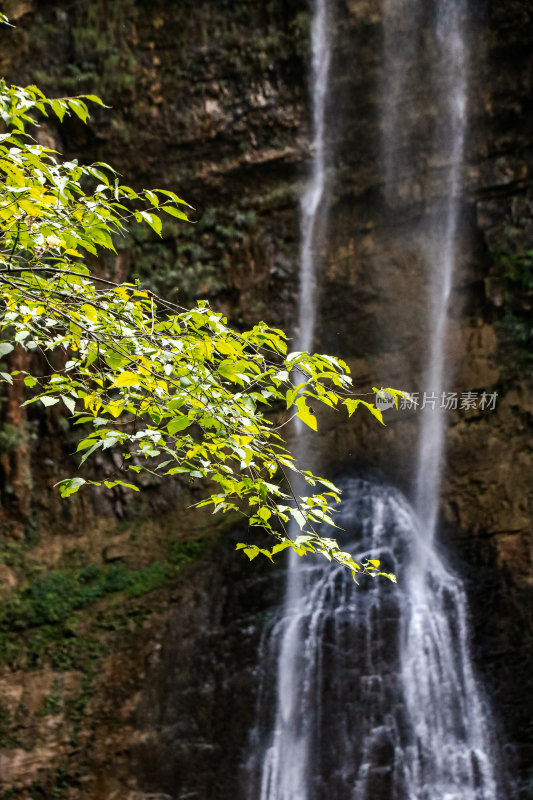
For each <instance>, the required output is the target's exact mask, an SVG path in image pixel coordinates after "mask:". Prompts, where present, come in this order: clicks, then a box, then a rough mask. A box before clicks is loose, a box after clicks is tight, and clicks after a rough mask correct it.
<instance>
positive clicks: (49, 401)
mask: <svg viewBox="0 0 533 800" xmlns="http://www.w3.org/2000/svg"><path fill="white" fill-rule="evenodd" d="M39 400H40V401H41V403H42V404H43V406H47V407H48V406H55V404H56V403H59V397H50V396H49V395H43V397H39Z"/></svg>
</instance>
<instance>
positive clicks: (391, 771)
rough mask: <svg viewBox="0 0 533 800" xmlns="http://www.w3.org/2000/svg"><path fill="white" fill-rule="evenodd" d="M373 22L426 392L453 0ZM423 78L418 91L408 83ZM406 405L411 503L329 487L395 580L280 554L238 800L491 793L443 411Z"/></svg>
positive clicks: (444, 190)
mask: <svg viewBox="0 0 533 800" xmlns="http://www.w3.org/2000/svg"><path fill="white" fill-rule="evenodd" d="M430 5H431V9H430V8H429V6H430ZM433 6H435V8H434V9H433ZM430 12H433V13H430ZM383 20H384V31H385V37H384V42H385V48H386V53H385V75H386V80H387V83H386V84H384V88H383V92H382V95H383V97H382V129H383V138H382V159H381V163H382V169H383V182H384V187H385V199H386V202H387V204H388V206H389V207H390V208H393V209H394V208H395V207H397V206H398V205H401V204H402V203H404V202H405V201H406V200H407V202H411V201H412V198H409V197H408V196H407V197H406V195H405V192H406V190H405V184H406V178H407V179H408V180H407V183H409V178H411V179H413V182H414V183H417V184H418V185H420V186H423V187H424V189H423V190H422V196H423V195H424V192H425V193H426V195H427V197H426V217H427V219H429V220H430V222H429V223H428V226H427V229H426V230H424V231H423V232H422V233H423V235H422V236H421V237H420V243H419V248H420V253H421V260H422V262H423V263H424V265H425V267H426V268H427V270H428V281H427V283H428V287H429V296H428V314H429V325H428V329H429V332H430V335H429V342H428V347H427V353H426V375H425V380H426V386H427V388H428V390H430V391H431V392H434V393H435V394H436V395H437V396H438V397H440V394H441V392H442V391H444V389H445V386H446V380H447V377H448V376H447V374H446V370H445V352H446V333H447V317H448V304H449V299H450V292H451V286H452V275H453V269H454V263H455V260H456V259H455V249H456V239H457V228H458V219H459V199H458V196H459V192H460V187H461V178H462V169H463V167H462V163H463V161H464V149H465V134H466V110H467V96H468V59H467V49H468V48H467V44H466V41H465V32H466V28H467V6H466V0H434V3H432V4H429V3H428V2H427V0H383ZM428 20H429V21H430V22H431V25H429V24H428ZM422 27H423V28H424V35H422ZM326 31H327V25H326V0H321V1H317V2H316V5H315V10H314V20H313V37H312V40H313V79H314V84H313V86H314V91H313V120H314V134H315V142H314V149H313V152H314V157H313V168H312V176H311V181H310V184H309V187H308V188H307V190H306V192H305V193H304V194H303V196H302V204H301V205H302V214H301V220H302V238H301V241H302V244H301V289H300V307H299V320H300V341H299V347H300V349H308V348H309V347H310V346H311V345H312V339H313V330H314V319H315V263H316V260H315V256H314V249H315V246H316V239H317V229H316V225H317V219H318V213H319V208H320V206H321V204H323V200H324V187H325V179H324V175H325V157H326V154H325V145H324V141H325V137H324V134H325V131H324V127H325V116H324V106H325V97H326V91H327V84H328V68H329V59H330V56H329V47H328V39H327V33H326ZM428 56H429V57H428ZM425 59H426V61H427V63H426V61H425ZM389 74H390V81H389V80H388V78H389ZM422 74H423V80H421V81H420V85H412V82H413V81H414V80H415V81H416V79H417V78H418V77H420V76H421V75H422ZM421 87H422V88H421ZM428 91H429V92H430V94H429V95H428ZM406 95H407V99H406ZM428 96H430V97H431V101H432V102H433V103H434V105H435V113H434V118H435V129H436V131H437V132H436V133H435V134H434V137H433V144H432V145H431V144H430V147H429V150H430V152H429V155H428V157H427V159H426V161H425V162H424V161H423V160H422V159H421V158H420V154H419V153H418V152H417V146H418V145H417V143H415V142H414V141H413V130H414V122H415V121H416V118H417V115H420V114H422V113H424V112H425V110H426V109H425V107H423V106H422V105H421V104H422V103H424V104H425V105H427V102H428V100H427V98H428ZM419 162H420V163H419ZM436 164H438V170H435V165H436ZM432 170H433V171H435V172H438V179H439V180H438V182H437V181H436V180H435V176H434V175H433V174H432ZM428 185H429V189H428V188H427V186H428ZM435 187H437V189H438V191H436V189H435ZM407 192H409V189H407ZM435 197H437V198H440V199H436V200H435ZM428 242H430V243H431V245H430V246H429V245H428V244H427V243H428ZM418 413H419V414H420V419H421V424H420V435H419V451H418V458H417V464H416V479H415V492H414V494H415V501H414V504H413V505H411V504H410V503H409V502H408V501H407V499H405V498H404V497H403V496H402V495H401V494H400V493H399V492H398V491H397V490H395V489H394V488H393V487H391V486H388V485H384V484H383V483H380V482H378V481H376V480H370V479H368V478H361V477H359V478H354V477H351V478H350V477H345V478H344V479H342V480H341V481H340V485H341V488H342V489H343V502H342V506H341V514H340V517H341V518H340V524H341V526H342V527H344V528H345V529H346V530H349V531H350V534H351V537H352V541H351V544H349V545H347V549H350V550H351V552H352V553H353V554H354V556H355V557H356V558H359V559H361V558H364V557H367V558H379V559H381V561H382V563H383V566H384V569H386V570H387V571H394V572H397V573H398V574H399V576H400V581H399V584H398V585H397V586H393V585H390V584H388V583H387V582H385V581H383V580H377V581H370V580H369V581H367V582H366V583H365V584H364V585H362V586H360V587H354V586H353V583H352V582H351V580H350V578H349V576H347V575H346V570H343V569H342V568H340V567H326V568H324V567H322V565H320V564H317V563H314V562H309V563H303V564H302V563H300V564H295V563H294V560H293V561H291V563H290V565H289V569H288V573H287V584H286V595H285V602H284V604H283V605H282V607H281V608H280V609H278V610H277V611H276V612H274V613H273V614H272V616H271V618H270V620H269V622H268V623H267V625H266V626H265V628H264V630H263V636H262V642H261V651H260V662H259V663H260V682H259V693H258V698H257V716H256V725H255V727H254V729H253V730H252V732H251V736H250V756H249V759H248V761H247V763H246V765H245V769H244V778H245V782H246V796H247V798H248V800H257V798H259V800H326V798H327V800H501V798H502V795H501V793H500V790H499V788H498V783H497V780H496V777H495V776H496V772H497V767H498V762H497V759H496V755H495V753H494V748H493V742H492V740H491V733H490V731H491V723H490V717H489V714H488V710H487V708H486V706H485V703H484V700H483V698H482V695H481V693H480V690H479V688H478V686H477V683H476V680H475V676H474V672H473V668H472V664H471V659H470V654H469V646H468V614H467V605H466V598H465V593H464V590H463V588H462V585H461V582H460V580H459V579H458V577H457V576H455V575H454V574H453V573H452V572H451V571H450V570H449V568H448V567H446V566H445V564H444V562H443V560H442V559H441V557H440V554H439V552H438V548H437V546H436V544H435V542H434V539H435V530H436V524H437V517H438V506H439V495H440V483H441V473H442V466H443V453H444V438H445V429H444V421H443V417H442V415H441V414H440V413H439V412H438V411H437V410H432V409H431V407H428V408H427V409H426V410H425V411H421V412H418ZM299 441H304V440H303V439H299ZM303 447H304V444H299V445H298V447H297V455H299V456H301V455H302V453H303Z"/></svg>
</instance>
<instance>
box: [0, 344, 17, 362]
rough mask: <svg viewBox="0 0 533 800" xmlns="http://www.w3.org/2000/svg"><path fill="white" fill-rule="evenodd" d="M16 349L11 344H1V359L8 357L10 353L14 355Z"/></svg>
mask: <svg viewBox="0 0 533 800" xmlns="http://www.w3.org/2000/svg"><path fill="white" fill-rule="evenodd" d="M14 349H15V348H14V347H13V345H12V344H11V342H0V358H2V357H3V356H7V354H8V353H12V352H13V350H14Z"/></svg>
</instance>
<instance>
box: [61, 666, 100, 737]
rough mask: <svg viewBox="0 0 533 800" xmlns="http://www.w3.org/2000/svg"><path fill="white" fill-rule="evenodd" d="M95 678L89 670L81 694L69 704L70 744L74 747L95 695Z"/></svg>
mask: <svg viewBox="0 0 533 800" xmlns="http://www.w3.org/2000/svg"><path fill="white" fill-rule="evenodd" d="M93 677H94V673H93V670H92V669H88V670H87V671H86V672H85V674H84V676H83V680H82V684H81V689H80V693H79V694H78V696H77V697H76V698H74V700H71V701H70V702H69V703H67V711H66V714H67V719H68V720H69V722H70V723H71V730H70V743H71V744H72V745H73V746H74V747H76V746H77V744H78V734H79V730H80V727H81V723H82V721H83V718H84V717H85V709H86V708H87V703H88V702H89V700H90V698H91V697H92V695H93V694H94V687H93Z"/></svg>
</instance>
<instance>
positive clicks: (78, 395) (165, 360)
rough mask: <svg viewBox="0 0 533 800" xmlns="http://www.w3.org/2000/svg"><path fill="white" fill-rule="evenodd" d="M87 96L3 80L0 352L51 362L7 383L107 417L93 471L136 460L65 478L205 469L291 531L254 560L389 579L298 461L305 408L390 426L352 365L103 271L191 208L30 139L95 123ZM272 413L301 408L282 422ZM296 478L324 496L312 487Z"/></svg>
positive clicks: (73, 486)
mask: <svg viewBox="0 0 533 800" xmlns="http://www.w3.org/2000/svg"><path fill="white" fill-rule="evenodd" d="M88 103H97V104H100V105H102V102H101V100H99V98H97V97H95V96H92V95H88V96H83V97H74V98H72V97H69V98H47V97H46V96H45V95H44V94H43V92H42V91H41V90H40V89H38V88H37V87H35V86H29V87H26V88H21V87H17V86H7V84H6V83H5V82H4V81H1V82H0V118H1V119H2V120H3V122H4V125H5V129H6V132H5V133H2V134H0V171H1V172H2V173H3V174H4V176H5V177H4V184H3V186H2V188H1V189H0V225H1V229H2V233H1V238H0V330H2V331H3V334H4V341H0V357H5V356H8V355H9V354H10V353H11V352H12V351H13V349H14V347H19V348H22V349H23V350H26V351H28V352H29V353H37V354H40V356H41V360H40V364H41V368H40V369H34V370H33V371H31V372H30V370H29V368H28V369H26V370H11V371H5V372H0V377H1V378H2V379H3V380H5V381H7V382H8V383H12V382H13V381H17V382H23V383H24V385H25V386H26V387H27V388H28V389H29V390H30V391H31V392H32V396H30V398H29V399H28V400H27V401H26V404H29V403H36V402H39V403H41V404H42V405H43V406H44V407H46V408H48V407H50V406H53V405H56V404H58V403H60V404H61V406H62V407H63V408H64V409H66V410H67V411H68V413H69V415H70V417H71V419H72V421H73V424H74V425H79V424H84V426H85V425H86V424H88V425H90V426H92V431H91V432H90V433H88V434H87V433H85V434H84V435H83V436H82V438H81V441H80V442H79V444H78V447H77V451H78V453H79V454H80V466H82V465H83V464H84V462H85V461H86V460H87V458H88V457H90V456H91V455H92V454H93V453H97V452H102V451H105V450H107V449H109V448H115V450H116V451H118V453H119V454H120V459H121V466H120V468H119V469H117V473H116V475H115V476H113V477H112V479H109V478H107V479H105V480H100V481H94V480H92V481H91V480H89V479H87V478H84V477H81V476H76V477H74V478H68V479H65V480H63V481H61V482H60V491H61V494H62V496H63V497H68V496H70V495H72V494H74V493H75V492H77V491H78V490H79V489H80V488H81V487H82V486H84V485H87V484H90V483H93V484H96V485H100V484H104V485H105V486H106V487H108V488H112V487H113V486H116V485H123V486H126V487H128V488H129V489H131V490H132V491H137V490H138V487H137V486H136V485H135V482H134V476H135V474H136V473H139V472H140V471H142V470H146V471H148V472H150V473H151V474H153V475H155V476H158V477H159V476H173V475H183V474H185V475H188V476H189V478H190V479H191V480H194V479H196V478H204V479H208V480H209V482H210V485H211V493H210V494H209V496H208V497H206V498H204V499H203V500H201V501H200V502H199V503H198V505H199V506H203V505H211V506H212V507H213V511H214V512H217V511H222V512H227V511H237V512H240V513H243V514H245V515H247V516H248V517H249V519H250V523H251V524H252V525H254V526H259V527H262V528H264V529H266V530H267V531H268V532H269V533H271V534H272V535H273V536H274V537H275V539H276V540H277V541H276V544H275V545H274V546H273V547H272V548H271V549H269V548H264V547H259V546H257V545H255V544H245V543H241V544H239V545H238V546H237V547H238V549H242V550H243V551H244V553H245V554H246V555H247V556H248V557H249V558H250V559H253V558H255V557H256V556H257V555H259V554H263V555H265V556H266V557H268V558H269V559H272V557H273V556H274V555H275V554H276V553H278V552H280V551H282V550H284V549H286V548H287V547H290V548H292V549H293V550H294V551H295V552H296V553H297V554H298V555H306V554H307V553H316V552H318V553H321V554H322V555H323V556H325V557H326V558H327V559H328V560H329V561H332V560H334V561H336V562H338V563H340V564H343V565H345V566H346V567H348V569H349V570H350V571H351V572H352V575H353V577H354V579H357V576H358V575H360V574H362V573H365V572H366V573H368V574H371V575H377V574H381V573H379V572H378V570H379V562H377V561H365V562H363V563H357V562H355V561H354V560H353V559H352V557H351V555H350V554H349V553H346V552H343V551H342V550H341V549H340V548H339V546H338V544H337V542H336V540H334V539H332V538H329V537H326V536H323V535H322V533H321V531H320V527H319V526H322V525H323V524H324V523H326V524H330V525H334V520H333V517H332V505H334V504H335V503H337V502H338V501H339V493H338V490H337V488H336V487H335V486H334V485H333V484H332V483H331V482H330V481H328V480H326V479H325V478H322V477H320V476H316V475H314V474H313V473H312V472H310V471H308V470H304V469H302V468H301V467H300V466H299V465H297V464H296V463H295V460H294V458H293V456H292V455H291V453H290V452H289V450H288V449H287V446H286V444H285V442H284V440H283V436H282V434H283V430H282V429H283V428H284V426H285V425H286V424H287V423H288V422H289V421H290V420H291V419H293V418H294V417H298V418H299V419H300V420H301V421H302V422H303V423H305V425H307V426H309V427H310V428H312V429H313V430H316V429H317V416H316V413H315V409H316V408H317V406H320V405H325V406H328V407H330V408H341V407H343V408H344V409H345V410H346V411H347V412H348V414H350V415H351V414H353V412H354V411H355V409H356V408H357V407H358V406H359V405H363V406H366V408H367V409H368V410H369V411H370V412H371V413H372V414H373V415H374V416H375V417H376V418H377V419H379V420H380V421H382V419H381V413H380V411H379V410H378V409H377V408H376V407H375V406H374V405H373V404H372V403H368V402H365V401H363V400H361V399H360V398H359V397H357V396H356V395H354V392H353V387H352V383H351V378H350V375H349V369H348V367H347V365H346V364H345V363H344V362H343V361H341V360H340V359H336V358H334V357H332V356H329V355H317V354H315V355H310V354H309V353H306V352H288V347H287V338H286V336H285V334H284V333H283V332H282V331H280V330H276V329H273V328H270V327H269V326H267V325H266V324H264V323H259V324H257V325H255V326H254V327H253V328H252V329H251V330H248V331H244V332H237V331H235V330H233V329H232V328H230V327H229V326H228V324H227V320H226V319H225V318H224V317H223V316H222V315H221V314H219V313H216V312H215V311H213V310H212V309H211V308H210V307H209V305H208V303H207V302H205V301H198V304H197V305H196V307H193V308H190V309H189V308H182V307H179V306H177V305H175V304H173V303H171V302H170V301H169V300H168V299H166V298H161V297H158V296H156V295H155V294H154V293H153V292H152V291H150V290H148V289H143V288H142V287H141V286H140V284H139V283H138V282H133V283H128V284H122V285H117V284H115V283H113V282H111V281H109V280H107V279H105V278H103V277H101V275H99V274H98V273H97V272H95V271H94V270H93V271H92V272H91V269H90V267H89V264H90V263H91V257H95V256H98V253H99V251H100V250H102V249H103V250H104V251H105V250H107V251H111V252H115V241H116V237H118V236H121V235H123V234H124V232H125V230H126V225H127V223H128V222H129V221H131V220H135V221H136V222H138V223H141V224H144V225H147V226H148V227H149V228H150V229H151V230H152V231H154V232H155V234H156V235H158V236H161V233H162V227H163V218H164V217H165V215H168V216H170V217H172V218H174V219H181V220H183V221H188V217H187V211H188V209H189V208H190V206H188V204H187V203H186V202H185V201H184V200H182V199H181V198H179V197H178V196H177V195H176V194H175V193H174V192H172V191H170V190H144V189H143V190H141V191H136V190H134V189H133V188H131V187H129V186H127V185H125V184H123V183H121V181H120V179H119V176H118V175H117V173H116V172H115V171H114V170H113V169H112V168H111V167H109V166H108V165H107V164H103V163H96V164H92V165H89V166H85V165H82V164H80V163H78V161H76V160H71V161H62V160H61V159H60V157H59V154H58V153H57V152H55V151H53V150H52V149H50V148H49V147H45V146H43V145H40V144H38V143H37V142H36V141H35V140H34V139H33V138H32V137H31V136H30V135H29V133H28V129H32V128H33V127H34V126H35V125H36V124H37V120H38V119H39V117H42V116H43V115H44V116H49V115H52V116H53V115H55V116H56V117H57V118H58V119H59V121H62V120H63V118H64V117H65V116H66V115H69V114H70V115H75V116H77V117H78V118H79V119H80V120H81V121H82V122H86V121H87V118H88V114H89V109H88V105H87V104H88ZM28 363H29V362H28ZM294 377H296V384H297V385H294V384H293V381H294ZM387 391H388V392H389V393H391V394H392V395H394V396H395V397H396V398H397V397H398V396H399V395H401V394H402V393H401V392H397V391H395V390H393V389H387ZM272 406H274V407H276V408H277V409H278V410H279V411H281V409H282V408H285V409H286V413H285V415H284V417H282V418H281V420H279V419H278V421H277V424H275V423H274V421H273V419H272V415H271V414H270V413H269V411H270V409H271V408H272ZM290 475H292V476H293V478H297V479H298V480H300V481H301V484H302V485H303V486H307V487H309V488H308V489H307V491H308V492H309V493H308V494H297V493H296V492H295V491H294V489H293V486H292V483H291V480H290V479H289V476H290ZM130 476H132V477H130ZM388 577H391V576H388ZM57 580H60V579H59V578H58V579H57ZM59 588H60V587H59V586H58V587H56V589H58V590H59ZM93 590H94V587H92V586H88V587H86V588H85V590H84V592H82V593H81V595H80V596H82V597H85V596H86V594H87V595H90V594H91V591H93ZM59 593H60V594H61V592H59ZM75 596H78V595H76V593H75ZM80 602H82V601H81V600H80Z"/></svg>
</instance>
